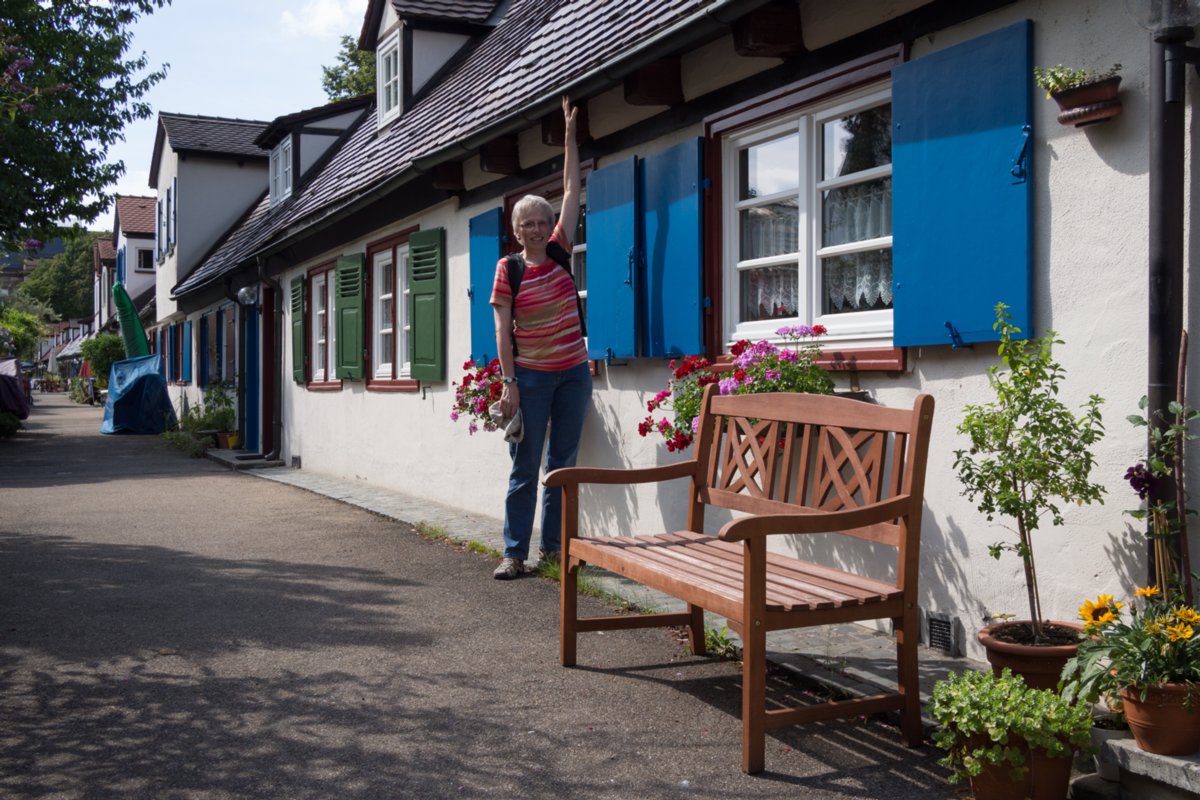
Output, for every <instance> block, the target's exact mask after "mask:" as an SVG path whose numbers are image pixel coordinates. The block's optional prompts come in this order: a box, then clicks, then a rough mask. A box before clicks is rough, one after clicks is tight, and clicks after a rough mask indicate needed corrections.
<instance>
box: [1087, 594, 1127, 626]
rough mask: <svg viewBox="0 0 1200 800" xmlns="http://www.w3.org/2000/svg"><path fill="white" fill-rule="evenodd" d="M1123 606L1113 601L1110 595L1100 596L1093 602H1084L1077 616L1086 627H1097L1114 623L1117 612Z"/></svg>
mask: <svg viewBox="0 0 1200 800" xmlns="http://www.w3.org/2000/svg"><path fill="white" fill-rule="evenodd" d="M1124 605H1125V604H1124V603H1118V602H1116V601H1114V600H1113V596H1112V595H1111V594H1102V595H1100V596H1099V597H1097V598H1096V599H1095V600H1084V601H1083V605H1081V606H1080V607H1079V616H1080V618H1081V619H1082V620H1083V621H1084V622H1085V623H1087V626H1088V627H1099V626H1101V625H1106V624H1108V623H1110V622H1116V621H1117V610H1118V609H1120V608H1121V607H1123V606H1124Z"/></svg>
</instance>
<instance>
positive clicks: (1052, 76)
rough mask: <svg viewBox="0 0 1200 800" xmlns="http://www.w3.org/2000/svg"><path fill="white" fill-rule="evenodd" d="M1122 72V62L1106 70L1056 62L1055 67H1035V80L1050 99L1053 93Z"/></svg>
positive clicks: (1111, 76)
mask: <svg viewBox="0 0 1200 800" xmlns="http://www.w3.org/2000/svg"><path fill="white" fill-rule="evenodd" d="M1120 72H1121V65H1120V64H1113V65H1112V67H1111V68H1109V69H1108V70H1107V71H1105V72H1100V71H1098V70H1094V69H1078V68H1073V67H1064V66H1063V65H1062V64H1055V65H1054V66H1053V67H1034V68H1033V80H1034V83H1036V84H1037V85H1038V86H1039V87H1041V88H1042V89H1045V90H1046V99H1047V100H1049V99H1050V97H1051V95H1054V94H1057V93H1059V92H1062V91H1065V90H1067V89H1074V88H1075V87H1076V86H1083V85H1084V84H1088V83H1097V82H1099V81H1103V80H1108V79H1109V78H1114V77H1116V76H1117V75H1118V74H1120Z"/></svg>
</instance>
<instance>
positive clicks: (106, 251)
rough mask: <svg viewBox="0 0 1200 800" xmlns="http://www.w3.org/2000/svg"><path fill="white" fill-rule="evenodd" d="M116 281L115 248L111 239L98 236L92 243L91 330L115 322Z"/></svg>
mask: <svg viewBox="0 0 1200 800" xmlns="http://www.w3.org/2000/svg"><path fill="white" fill-rule="evenodd" d="M116 282H117V249H116V248H115V247H113V240H112V239H109V238H105V237H103V236H101V237H99V238H97V239H96V241H94V242H93V243H92V330H94V331H101V330H104V328H105V327H107V326H109V325H112V324H115V321H114V319H113V298H112V290H113V285H114V284H116Z"/></svg>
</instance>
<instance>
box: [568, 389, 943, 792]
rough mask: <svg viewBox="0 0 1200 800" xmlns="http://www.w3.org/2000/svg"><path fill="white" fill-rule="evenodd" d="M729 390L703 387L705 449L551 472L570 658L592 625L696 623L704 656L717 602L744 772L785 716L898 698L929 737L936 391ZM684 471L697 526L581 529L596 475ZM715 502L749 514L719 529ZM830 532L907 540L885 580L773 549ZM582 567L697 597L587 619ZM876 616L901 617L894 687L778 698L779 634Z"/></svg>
mask: <svg viewBox="0 0 1200 800" xmlns="http://www.w3.org/2000/svg"><path fill="white" fill-rule="evenodd" d="M715 389H716V386H715V385H714V386H709V387H708V389H707V390H706V392H705V395H704V400H703V405H702V410H701V414H700V422H699V428H698V430H697V436H696V441H695V443H694V445H693V446H694V456H693V458H692V460H690V461H684V462H681V463H675V464H668V465H665V466H660V467H650V468H646V469H589V468H586V467H570V468H566V469H558V470H555V471H553V472H551V473H550V474H549V475H547V476H546V478H545V481H544V483H545V485H546V486H561V487H562V489H563V570H562V609H561V616H560V645H559V651H560V652H559V655H560V658H561V660H562V663H563V665H564V666H574V665H575V662H576V637H577V635H578V634H579V633H580V632H584V631H607V630H616V629H625V628H646V627H657V626H675V625H685V626H687V627H688V636H689V640H690V645H691V650H692V652H693V653H695V654H697V655H703V654H704V652H705V641H704V639H705V637H704V609H708V610H710V611H712V612H715V613H717V614H720V615H722V616H724V617H725V618H726V619H727V620H728V621H729V627H730V628H731V629H733V630H734V631H736V632H737V634H738V635H739V636H740V637H741V640H742V644H743V653H742V670H743V679H742V769H743V771H745V772H748V773H756V772H761V771H762V769H763V759H764V749H765V735H766V731H767V730H769V729H773V728H778V727H782V726H785V725H795V724H802V723H807V722H815V721H819V720H827V719H834V718H840V717H856V716H861V715H866V714H874V713H879V712H883V711H892V710H899V711H900V712H901V713H900V719H901V729H902V732H903V735H904V739H905V741H906V742H907V744H908V745H909V746H912V747H915V746H917V745H919V744H920V743H921V738H922V729H921V708H920V694H919V691H918V687H917V643H918V641H919V639H920V634H919V630H918V627H917V572H918V563H919V559H920V532H921V508H922V496H923V492H924V484H925V462H926V458H927V455H928V450H929V431H930V425H931V421H932V418H933V398H932V397H930V396H929V395H924V394H922V395H919V396H918V397H917V398H916V400H915V402H914V403H913V407H912V408H911V409H896V408H884V407H880V406H876V405H872V404H869V403H865V402H861V401H857V400H850V399H846V398H839V397H828V396H820V395H802V394H757V395H741V396H729V397H722V396H720V395H719V394H718V393H716V391H715ZM682 478H687V479H689V480H690V481H691V486H690V490H689V502H688V509H689V512H688V522H687V528H686V529H684V530H678V531H674V532H665V533H657V534H649V535H646V534H643V535H630V532H628V531H607V532H605V533H607V534H617V535H604V536H593V535H589V536H580V535H579V487H580V486H581V485H582V484H589V483H593V484H634V483H648V482H657V481H663V480H671V479H682ZM709 506H715V507H720V508H723V509H731V510H732V511H733V512H735V513H734V516H735V519H733V520H732V521H730V522H728V523H727V524H726V525H724V527H722V528H721V531H720V533H719V535H717V536H715V537H714V536H711V535H706V534H705V533H704V514H705V510H706V509H707V508H708V507H709ZM816 533H834V534H840V535H844V536H849V537H855V538H856V539H860V540H866V541H867V542H872V543H874V544H875V545H877V546H880V545H881V546H885V547H890V548H894V550H895V562H894V567H893V568H892V569H891V572H892V574H891V575H890V576H884V577H882V578H873V577H869V576H866V575H859V574H855V573H853V572H848V571H844V570H842V569H836V568H833V567H831V566H822V565H819V564H816V563H813V562H811V561H804V560H801V559H798V558H793V557H791V556H788V555H783V554H781V553H779V552H768V550H767V537H769V536H777V535H781V534H804V535H807V534H816ZM884 552H885V553H887V552H890V550H885V551H884ZM888 561H890V556H888ZM584 564H591V565H594V566H597V567H600V568H603V569H606V570H609V571H611V572H614V573H617V574H619V575H623V576H625V577H626V578H629V579H632V580H634V581H637V582H638V583H641V584H643V585H645V586H649V587H652V588H654V589H658V590H660V591H662V592H665V593H667V594H670V595H672V596H674V597H677V598H679V599H681V600H683V601H685V602H686V603H687V608H688V610H687V611H682V612H676V613H657V614H641V615H622V616H606V617H584V618H580V617H579V616H578V612H577V608H578V606H577V587H578V578H579V569H580V567H581V566H582V565H584ZM876 619H890V620H891V621H892V623H893V625H894V630H895V637H896V657H897V659H896V660H897V672H898V681H897V683H898V686H897V690H896V691H895V692H889V693H885V694H879V695H874V696H870V697H863V698H857V699H851V700H841V701H830V702H826V703H819V704H816V705H810V706H800V707H796V708H787V709H775V708H772V709H770V710H768V709H767V707H766V635H767V633H768V632H769V631H776V630H785V629H789V628H802V627H809V626H813V625H828V624H833V623H844V622H852V621H857V620H876Z"/></svg>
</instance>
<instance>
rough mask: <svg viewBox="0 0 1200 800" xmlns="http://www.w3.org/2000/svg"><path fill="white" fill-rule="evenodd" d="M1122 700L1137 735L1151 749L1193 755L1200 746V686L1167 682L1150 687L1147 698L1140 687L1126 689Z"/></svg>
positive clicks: (1127, 718) (1148, 749) (1157, 751)
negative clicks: (1188, 701) (1189, 698)
mask: <svg viewBox="0 0 1200 800" xmlns="http://www.w3.org/2000/svg"><path fill="white" fill-rule="evenodd" d="M1188 695H1191V700H1192V703H1191V706H1192V707H1191V708H1189V707H1188V704H1187V702H1186V701H1187V699H1188ZM1121 701H1122V702H1123V703H1124V704H1125V719H1126V720H1128V721H1129V729H1130V730H1131V731H1133V738H1134V740H1136V741H1137V744H1138V747H1140V748H1141V749H1143V750H1145V751H1146V752H1147V753H1157V754H1158V755H1162V756H1190V755H1191V754H1192V753H1195V752H1196V751H1197V750H1200V687H1198V686H1196V685H1195V684H1189V683H1163V684H1159V685H1157V686H1151V687H1150V688H1149V689H1147V690H1146V699H1145V700H1143V699H1142V697H1141V692H1140V691H1138V690H1137V689H1122V690H1121Z"/></svg>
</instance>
